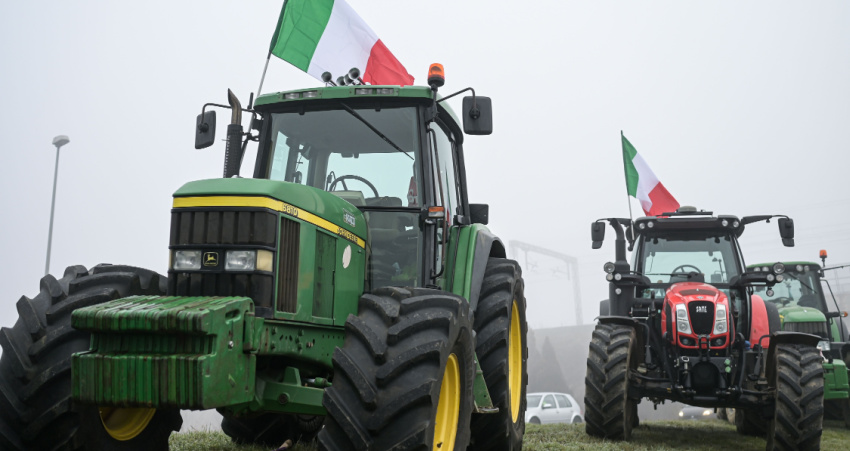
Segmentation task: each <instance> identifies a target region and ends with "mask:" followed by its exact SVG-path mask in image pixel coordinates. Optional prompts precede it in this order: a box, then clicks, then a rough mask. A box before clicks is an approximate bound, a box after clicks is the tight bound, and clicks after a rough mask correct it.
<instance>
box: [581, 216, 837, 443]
mask: <svg viewBox="0 0 850 451" xmlns="http://www.w3.org/2000/svg"><path fill="white" fill-rule="evenodd" d="M771 218H773V216H750V217H744V218H740V219H739V218H737V217H734V216H713V214H712V213H711V212H698V211H695V210H690V209H680V211H677V212H671V213H665V215H664V216H658V217H644V218H639V219H636V220H634V221H631V220H629V219H617V218H611V219H604V220H599V221H597V222H594V223H593V224H592V234H593V242H594V243H593V247H594V248H599V247H601V245H602V242H603V240H604V232H605V228H606V227H607V226H611V227H612V228H613V229H614V230H615V232H616V241H615V248H616V249H615V252H616V261H614V262H610V263H606V264H605V268H604V269H605V272H606V279H607V280H608V281H609V287H610V289H609V299H608V300H605V301H603V302H602V303H601V305H600V317H599V318H598V324H597V326H596V329H595V330H594V333H593V339H592V341H591V344H590V353H589V355H588V369H587V379H586V397H585V406H586V430H587V432H588V433H589V434H591V435H594V436H601V437H607V438H615V439H629V437H630V435H631V429H632V428H633V427H634V426H635V425H637V424H638V423H639V421H638V418H637V403H639V402H640V401H641V400H642V399H649V400H650V401H651V402H653V403H655V404H659V403H663V402H665V401H667V400H670V401H677V402H682V403H686V404H690V405H695V406H700V407H709V408H711V407H714V408H725V407H728V408H735V409H736V411H738V412H741V414H740V415H739V417H740V420H741V421H743V423H741V424H740V425H739V431H740V432H742V433H747V434H767V436H768V448H769V449H774V447H778V449H785V448H786V447H790V448H795V447H802V448H806V447H807V446H809V445H812V444H815V443H817V444H819V440H820V434H821V423H822V412H823V406H822V393H821V391H822V390H823V374H822V371H823V370H822V366H821V362H822V360H823V359H822V358H821V356H820V352H819V351H818V349H817V347H816V346H817V343H818V341H819V337H817V336H815V335H811V334H806V333H801V332H796V331H794V332H790V331H782V330H780V317H779V313H778V311H777V309H776V307H775V306H774V305H773V304H772V303H769V302H768V303H766V302H764V300H763V299H762V298H761V297H760V296H758V295H757V294H755V290H756V289H761V288H763V289H764V290H766V291H767V292H771V293H772V291H771V290H772V287H773V285H774V284H775V283H777V282H781V281H782V280H784V277H785V276H784V272H785V267H784V265H782V264H781V263H779V264H775V265H771V266H766V267H765V268H766V269H765V270H764V271H761V270H760V271H748V270H746V266H745V264H744V260H743V252H742V250H741V248H740V246H739V244H738V237H740V235H741V234H742V233H743V231H744V227H745V225H747V224H751V223H754V222H758V221H764V220H768V221H769V220H770V219H771ZM777 222H778V223H779V228H780V234H781V236H782V239H783V242H784V243H785V244H786V245H793V222H792V221H791V219H790V218H787V217H780V218H779V220H778V221H777ZM627 243H628V244H629V249H630V250H632V251H633V254H632V261H631V263H629V262H628V261H626V249H627V246H626V245H627ZM789 372H791V373H794V377H793V378H789V377H787V376H788V374H789ZM792 379H793V380H792ZM801 381H802V382H801ZM789 384H790V386H789ZM789 393H791V395H789ZM789 396H790V397H789ZM777 420H778V421H779V423H777Z"/></svg>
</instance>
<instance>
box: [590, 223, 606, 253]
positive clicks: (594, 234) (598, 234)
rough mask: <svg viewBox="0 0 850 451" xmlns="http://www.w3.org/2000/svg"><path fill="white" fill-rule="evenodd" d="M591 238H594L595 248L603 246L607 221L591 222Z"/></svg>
mask: <svg viewBox="0 0 850 451" xmlns="http://www.w3.org/2000/svg"><path fill="white" fill-rule="evenodd" d="M590 238H591V239H592V240H593V248H594V249H599V248H600V247H602V242H603V241H605V223H604V222H599V221H597V222H594V223H592V224H590Z"/></svg>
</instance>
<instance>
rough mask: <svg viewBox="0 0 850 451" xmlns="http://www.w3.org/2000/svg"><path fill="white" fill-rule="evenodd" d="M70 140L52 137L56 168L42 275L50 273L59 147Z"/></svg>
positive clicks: (65, 137)
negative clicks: (45, 258)
mask: <svg viewBox="0 0 850 451" xmlns="http://www.w3.org/2000/svg"><path fill="white" fill-rule="evenodd" d="M69 142H71V140H70V139H68V137H67V136H65V135H59V136H57V137H55V138H53V145H54V146H56V169H54V171H53V200H51V201H50V229H49V231H48V232H47V261H46V262H45V263H44V275H45V276H46V275H47V274H49V273H50V244H51V242H52V241H53V208H54V207H55V206H56V179H57V178H58V176H59V148H60V147H62V146H64V145H65V144H68V143H69Z"/></svg>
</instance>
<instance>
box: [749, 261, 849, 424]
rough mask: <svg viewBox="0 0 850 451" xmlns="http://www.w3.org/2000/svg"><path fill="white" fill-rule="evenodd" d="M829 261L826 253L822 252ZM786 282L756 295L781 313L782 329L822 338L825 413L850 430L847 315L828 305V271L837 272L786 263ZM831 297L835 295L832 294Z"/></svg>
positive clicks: (758, 290) (762, 268)
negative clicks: (769, 291)
mask: <svg viewBox="0 0 850 451" xmlns="http://www.w3.org/2000/svg"><path fill="white" fill-rule="evenodd" d="M821 257H822V258H823V259H824V261H825V260H826V252H825V251H821ZM784 265H785V268H786V270H785V278H784V280H783V281H782V282H779V283H777V284H776V285H774V286H773V293H772V294H770V295H769V294H767V293H766V291H767V290H765V289H764V288H756V293H757V294H758V295H760V296H761V297H762V298H763V299H764V300H765V301H766V302H771V303H773V304H775V305H776V306H777V307H778V309H779V317H780V319H781V323H782V326H781V329H782V330H788V331H797V332H806V333H809V334H813V335H817V336H818V337H820V342H819V343H818V348H819V349H820V350H821V353H822V354H823V356H824V358H825V359H826V361H825V362H824V363H823V371H824V395H823V399H824V412H825V417H826V418H829V419H837V420H842V419H843V420H844V423H845V426H846V427H848V428H850V400H849V399H848V398H850V386H848V373H847V368H848V366H850V345H848V344H847V342H848V334H847V326H846V324H845V323H844V318H845V317H846V316H847V313H846V312H841V311H840V310H839V308H838V303H837V302H835V298H834V297H833V299H832V301H833V303H832V305H834V309H831V308H830V305H829V304H828V303H827V301H826V296H825V291H824V285H823V283H824V282H825V280H824V271H829V270H830V269H836V268H823V269H822V268H821V266H820V265H819V264H817V263H814V262H784ZM769 267H770V264H756V265H750V266H748V269H750V270H753V271H769ZM830 295H831V294H830Z"/></svg>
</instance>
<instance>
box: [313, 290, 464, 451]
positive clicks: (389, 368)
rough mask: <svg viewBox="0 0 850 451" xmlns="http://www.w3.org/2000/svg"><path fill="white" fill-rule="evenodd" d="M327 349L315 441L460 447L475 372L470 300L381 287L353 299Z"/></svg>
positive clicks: (331, 446)
mask: <svg viewBox="0 0 850 451" xmlns="http://www.w3.org/2000/svg"><path fill="white" fill-rule="evenodd" d="M345 332H346V335H345V342H344V344H343V347H342V348H337V349H336V350H334V354H333V367H334V376H333V385H332V386H331V387H329V388H327V389H326V390H325V394H324V397H323V399H322V404H323V405H324V406H325V408H326V409H327V412H328V415H327V416H326V417H325V424H324V428H322V430H321V431H320V432H319V448H320V449H326V450H353V449H358V450H360V449H362V450H365V449H374V450H388V449H433V450H465V449H466V448H467V446H468V445H469V423H470V419H471V417H472V410H473V406H474V402H473V391H472V386H473V382H474V378H475V362H474V358H475V354H474V352H473V337H472V333H473V332H472V321H471V318H470V313H469V303H468V302H466V300H465V299H463V298H461V297H459V296H456V295H454V294H451V293H447V292H444V291H438V290H431V289H425V288H396V287H385V288H380V289H378V290H375V292H374V293H371V294H364V295H363V296H362V297H361V298H360V302H359V306H358V314H357V316H355V315H349V316H348V319H347V320H346V322H345Z"/></svg>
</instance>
